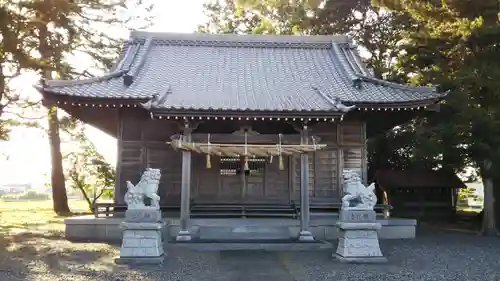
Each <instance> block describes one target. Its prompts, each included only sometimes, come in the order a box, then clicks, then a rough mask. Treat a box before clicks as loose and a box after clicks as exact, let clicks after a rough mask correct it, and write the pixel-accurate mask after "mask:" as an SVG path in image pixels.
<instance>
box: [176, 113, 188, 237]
mask: <svg viewBox="0 0 500 281" xmlns="http://www.w3.org/2000/svg"><path fill="white" fill-rule="evenodd" d="M183 138H184V139H183V141H185V142H190V141H191V128H190V126H189V123H185V124H184V133H183ZM181 181H182V182H181V217H180V231H179V234H178V235H177V237H176V240H177V241H189V240H191V234H190V233H189V219H190V216H191V215H190V209H191V207H190V201H191V151H188V150H183V151H182V177H181Z"/></svg>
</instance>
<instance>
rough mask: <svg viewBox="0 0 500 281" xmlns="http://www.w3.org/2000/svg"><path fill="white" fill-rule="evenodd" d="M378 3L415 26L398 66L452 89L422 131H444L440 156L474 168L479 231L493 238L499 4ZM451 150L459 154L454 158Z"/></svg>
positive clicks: (499, 156)
mask: <svg viewBox="0 0 500 281" xmlns="http://www.w3.org/2000/svg"><path fill="white" fill-rule="evenodd" d="M378 2H379V3H378V4H380V5H384V6H385V7H387V8H389V9H391V10H395V11H401V12H406V13H408V14H410V15H411V16H412V18H413V20H415V21H417V22H419V26H420V28H419V29H417V30H414V31H413V32H411V33H410V34H409V35H410V36H409V38H408V40H407V48H406V50H407V53H406V54H405V55H404V56H402V57H401V60H400V61H401V66H402V68H403V69H404V72H405V73H412V74H413V77H414V79H416V80H419V81H421V82H422V83H432V84H436V85H441V87H442V88H443V89H445V90H450V91H451V94H450V96H449V98H448V99H447V100H446V103H445V105H444V111H445V113H446V115H445V117H443V118H441V120H431V121H430V122H429V124H427V126H424V127H423V128H422V129H423V130H433V129H435V128H436V127H441V128H445V130H444V132H442V133H438V134H437V138H439V139H441V140H442V141H443V142H446V147H447V150H445V151H444V152H443V155H442V157H443V158H446V157H449V158H451V160H450V161H449V162H450V163H453V162H454V161H456V160H457V158H462V159H463V160H462V161H464V162H469V163H471V164H473V165H474V167H476V168H477V169H478V173H479V175H480V176H481V177H482V181H483V184H484V193H485V194H484V195H485V196H484V197H485V209H484V221H483V233H485V234H496V233H497V230H496V227H497V226H498V221H497V220H496V219H495V213H497V214H498V211H499V210H500V204H498V202H497V203H496V204H495V200H494V197H495V194H498V193H499V190H500V189H499V188H494V184H495V183H496V184H497V185H498V184H500V181H499V180H500V178H499V176H498V173H495V171H496V170H498V168H499V167H500V153H499V152H498V149H496V148H497V147H498V146H499V145H500V138H499V135H500V126H499V125H500V114H499V112H500V111H499V108H498V106H499V104H500V92H499V89H500V88H499V86H500V65H499V64H498V63H497V62H498V61H499V59H500V24H499V18H498V13H499V12H500V10H499V9H500V8H499V6H500V5H499V3H498V1H497V0H484V1H465V0H463V1H462V0H456V1H416V0H415V1H411V0H400V1H398V0H392V1H378ZM454 150H455V151H459V153H456V154H455V155H454V154H453V153H452V152H453V151H454ZM495 205H496V207H495ZM495 209H496V211H495ZM497 218H498V215H497Z"/></svg>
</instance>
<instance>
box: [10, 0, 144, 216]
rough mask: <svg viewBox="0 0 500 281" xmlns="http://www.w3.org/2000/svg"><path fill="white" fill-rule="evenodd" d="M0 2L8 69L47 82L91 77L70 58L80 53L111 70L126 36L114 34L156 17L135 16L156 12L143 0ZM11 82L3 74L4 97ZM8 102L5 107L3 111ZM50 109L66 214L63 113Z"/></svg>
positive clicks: (58, 194) (60, 209)
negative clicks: (133, 12) (134, 10)
mask: <svg viewBox="0 0 500 281" xmlns="http://www.w3.org/2000/svg"><path fill="white" fill-rule="evenodd" d="M0 3H1V4H2V5H0V18H1V19H0V32H2V33H1V35H2V45H1V48H0V55H2V54H3V56H0V62H1V63H2V69H6V68H9V67H10V68H11V69H15V71H10V72H13V73H14V74H17V73H19V72H20V70H32V71H35V72H37V73H39V74H40V75H41V76H42V77H43V78H44V79H52V78H72V77H75V75H80V74H85V73H87V72H86V71H81V72H79V71H78V69H75V68H74V67H73V66H72V65H71V64H70V63H69V62H68V57H70V56H71V55H75V54H76V53H78V52H79V53H80V54H79V55H80V56H81V55H82V54H84V55H86V58H87V57H89V58H90V61H93V62H94V63H95V64H96V65H95V66H97V67H102V68H109V66H110V64H111V61H112V59H113V58H114V57H116V55H117V53H118V50H119V46H120V40H119V39H120V38H118V37H116V36H113V35H112V34H113V31H114V30H119V28H123V27H125V26H126V25H128V24H129V23H131V21H132V20H134V21H137V19H139V21H145V22H147V21H148V20H149V19H150V18H149V14H148V13H145V14H143V15H141V16H139V17H135V15H131V14H130V7H135V8H137V7H139V8H140V11H144V10H145V11H146V12H148V11H150V10H151V5H148V3H146V2H144V1H143V0H135V1H132V0H130V1H127V0H97V1H96V0H76V1H54V0H30V1H5V0H4V1H0ZM140 11H139V12H140ZM127 12H128V14H127ZM123 15H125V16H123ZM6 81H7V80H6V76H5V75H4V76H0V86H2V85H4V86H3V88H0V94H4V93H5V90H7V86H6V85H7V84H6ZM1 97H7V96H6V95H3V96H1ZM12 99H16V97H15V96H14V98H9V99H8V100H7V103H8V102H9V101H10V100H12ZM0 102H1V101H0ZM7 103H3V104H2V103H0V104H1V105H2V107H1V109H3V108H5V106H6V105H8V104H7ZM46 106H47V107H48V109H49V110H48V118H47V119H48V135H49V140H50V147H51V156H52V175H51V183H52V191H53V196H52V198H53V201H54V211H55V212H56V213H58V214H65V213H69V206H68V203H67V196H66V188H65V179H64V174H63V166H62V155H61V139H60V135H59V127H60V125H59V118H58V110H57V108H56V107H55V105H53V104H46ZM1 128H4V125H2V126H1ZM4 131H5V130H4ZM4 135H5V133H4Z"/></svg>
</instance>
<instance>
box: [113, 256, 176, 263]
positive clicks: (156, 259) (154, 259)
mask: <svg viewBox="0 0 500 281" xmlns="http://www.w3.org/2000/svg"><path fill="white" fill-rule="evenodd" d="M165 258H166V255H165V254H163V255H161V256H159V257H147V258H146V257H144V258H137V257H120V258H116V259H115V263H116V264H120V265H125V264H126V265H157V264H162V263H163V261H164V260H165Z"/></svg>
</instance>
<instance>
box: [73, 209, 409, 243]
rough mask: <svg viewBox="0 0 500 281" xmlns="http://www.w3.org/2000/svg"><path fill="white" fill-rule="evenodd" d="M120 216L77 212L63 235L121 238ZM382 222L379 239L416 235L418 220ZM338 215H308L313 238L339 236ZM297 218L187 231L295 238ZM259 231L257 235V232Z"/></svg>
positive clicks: (200, 222) (202, 222)
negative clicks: (91, 214)
mask: <svg viewBox="0 0 500 281" xmlns="http://www.w3.org/2000/svg"><path fill="white" fill-rule="evenodd" d="M122 221H123V218H117V217H109V218H104V217H103V218H95V217H94V216H79V217H72V218H67V219H66V220H65V221H64V222H65V224H66V238H67V239H69V240H74V241H88V242H118V243H119V242H120V241H121V237H122V232H123V229H121V228H120V223H121V222H122ZM163 221H164V222H165V223H166V225H165V227H164V228H163V229H162V231H163V233H162V234H163V238H164V240H165V241H175V237H176V236H177V234H178V233H179V220H178V219H172V218H164V220H163ZM377 222H378V223H380V224H381V225H382V228H381V229H380V230H379V231H378V237H379V238H380V239H412V238H415V232H416V225H417V221H416V220H413V219H397V218H390V219H377ZM336 223H337V217H336V216H332V215H331V214H330V215H321V216H314V215H312V216H311V221H310V231H311V232H312V234H313V235H314V238H315V239H316V240H335V239H338V237H339V233H338V227H337V226H336ZM299 229H300V221H299V220H298V219H275V218H262V219H253V218H252V219H191V228H190V233H191V235H192V237H193V239H201V238H203V239H206V240H213V239H214V238H219V239H221V238H222V239H224V240H251V239H254V240H255V239H256V240H266V239H278V240H283V239H294V238H297V237H298V234H299ZM257 234H258V235H257Z"/></svg>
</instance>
